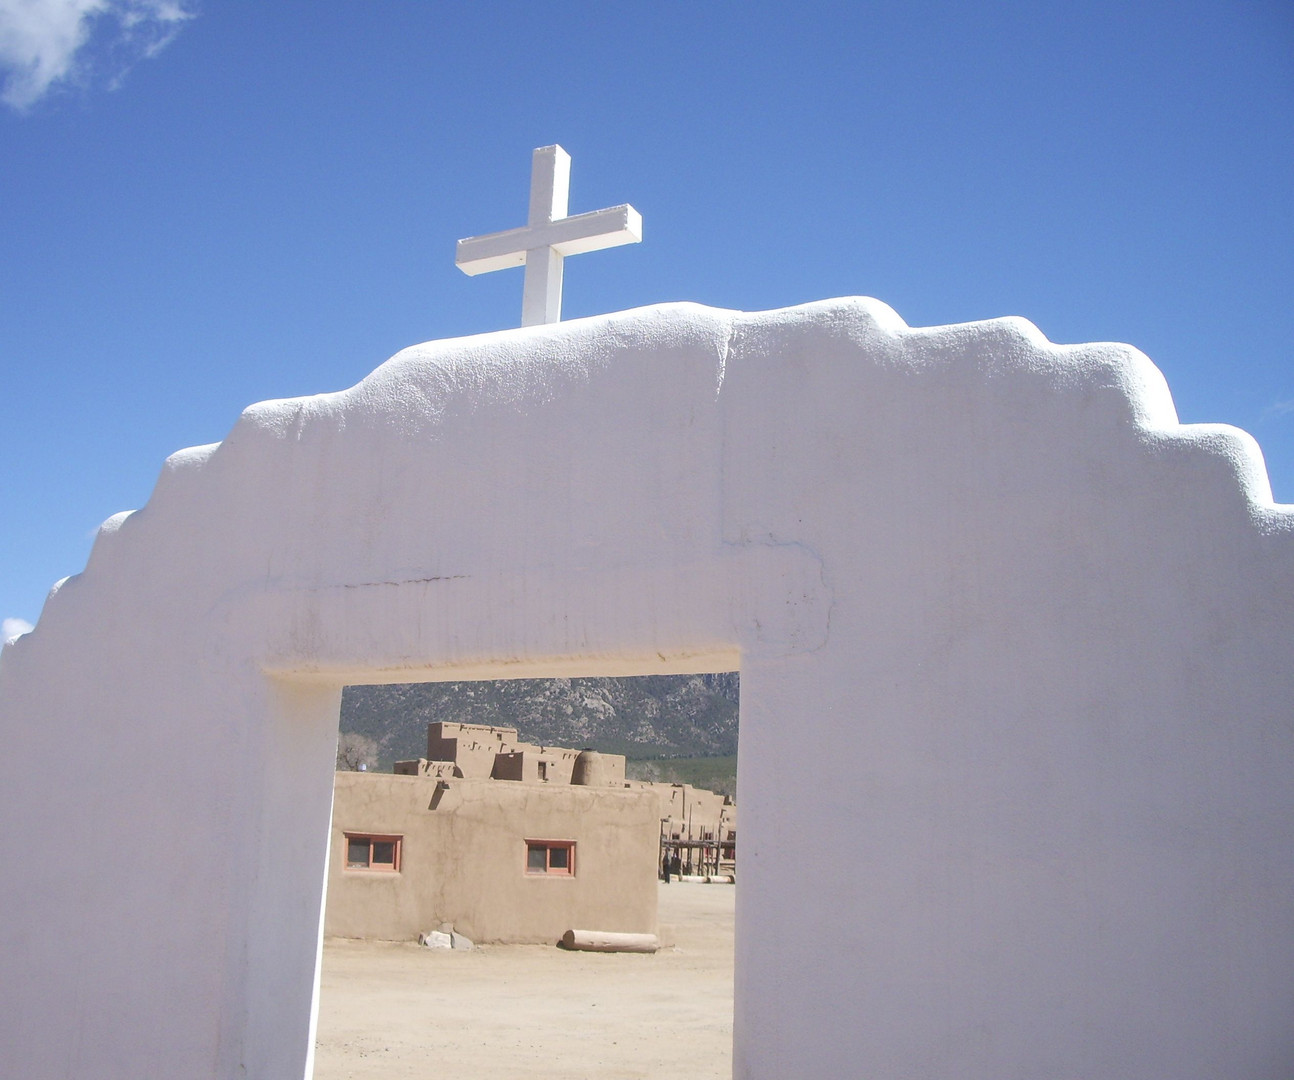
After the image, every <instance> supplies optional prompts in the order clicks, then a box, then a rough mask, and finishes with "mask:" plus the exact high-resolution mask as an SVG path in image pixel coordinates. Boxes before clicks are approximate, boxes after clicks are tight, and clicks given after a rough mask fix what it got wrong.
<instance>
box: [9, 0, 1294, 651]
mask: <svg viewBox="0 0 1294 1080" xmlns="http://www.w3.org/2000/svg"><path fill="white" fill-rule="evenodd" d="M0 79H3V90H2V91H0V94H2V95H3V101H2V103H0V237H2V238H3V240H2V241H0V375H2V380H3V381H2V382H0V507H2V508H3V515H4V516H3V529H2V530H0V618H7V619H11V620H24V621H26V622H34V621H35V620H36V618H37V616H38V615H39V612H40V607H41V604H42V602H43V600H44V596H45V593H46V591H47V590H48V588H49V586H50V585H52V584H53V583H54V582H55V581H56V580H57V579H59V578H61V577H63V576H64V575H67V574H71V573H76V572H77V571H79V570H80V569H81V568H82V567H83V566H84V563H85V559H86V556H87V554H88V552H89V546H90V542H91V539H92V537H93V534H94V530H95V528H96V527H97V525H98V524H99V522H101V521H102V520H103V519H105V518H107V517H108V516H110V515H111V514H113V513H115V512H117V511H119V510H124V509H132V508H137V507H139V506H142V505H143V504H144V503H145V502H146V501H147V499H148V496H149V493H150V491H151V488H152V485H153V482H154V480H155V479H156V477H157V473H158V470H159V469H160V467H161V464H162V461H163V459H164V458H165V457H166V455H167V454H169V453H171V452H172V451H174V450H177V449H179V448H181V447H184V446H190V445H195V444H200V443H206V442H213V441H216V440H219V439H221V438H222V437H223V436H224V435H225V433H226V432H227V431H228V430H229V428H230V426H231V425H232V424H233V422H234V420H235V419H236V418H237V416H238V413H239V412H240V411H241V410H242V408H243V407H244V406H246V405H248V404H250V403H252V402H254V401H258V400H261V399H264V398H270V397H284V396H295V395H300V394H311V393H316V392H320V391H327V390H336V389H340V388H342V387H345V386H348V385H351V384H352V383H354V382H356V381H357V380H358V379H360V378H362V377H363V376H364V375H365V374H366V373H367V372H368V371H369V370H371V369H372V368H373V367H375V366H376V365H377V364H378V363H380V362H381V361H382V360H383V359H385V358H386V357H387V356H389V355H390V354H391V353H393V352H395V351H396V350H398V349H400V348H402V347H404V346H406V345H410V344H413V343H415V342H418V341H424V340H428V339H431V338H439V337H450V336H455V335H460V334H471V333H477V332H480V331H485V330H492V329H499V328H503V327H508V326H512V325H515V324H516V323H517V320H518V318H519V312H520V303H521V273H520V271H505V272H500V273H496V274H489V275H484V276H481V277H476V278H468V277H466V276H464V275H463V274H462V273H460V272H459V271H458V270H456V269H455V267H454V265H453V251H454V242H455V240H457V239H458V238H459V237H462V236H469V235H473V234H479V233H484V232H491V231H494V230H497V229H504V228H510V227H512V226H516V225H520V224H522V223H523V221H524V216H525V212H526V201H527V186H528V182H529V167H530V151H531V150H532V148H534V147H536V146H540V145H544V144H548V143H553V142H559V143H561V144H562V145H563V146H565V148H566V149H567V150H568V151H570V153H571V154H572V156H573V158H574V165H573V171H572V181H571V212H572V213H577V212H581V211H585V210H594V209H599V208H601V207H603V206H609V205H612V204H615V203H620V202H631V203H633V204H634V206H636V207H637V208H638V209H639V210H640V211H641V212H642V214H643V217H644V221H645V226H644V233H645V240H644V243H642V244H640V245H633V246H629V247H622V248H616V249H614V250H610V251H603V252H598V253H594V254H590V255H585V256H581V257H578V258H574V259H571V260H568V263H567V272H566V298H565V308H564V315H565V317H567V318H574V317H578V316H581V315H589V314H595V313H599V312H605V311H614V310H618V309H621V308H626V307H635V306H638V305H642V304H650V303H656V302H659V301H669V300H694V301H698V302H701V303H706V304H714V305H718V306H723V307H732V308H739V309H745V310H759V309H763V308H771V307H781V306H785V305H789V304H796V303H801V302H804V301H809V300H816V299H822V298H826V297H832V296H842V295H849V294H864V295H869V296H876V297H879V298H880V299H882V300H884V301H886V302H887V303H889V304H890V305H892V306H893V307H894V308H895V309H896V310H897V311H898V312H899V314H900V315H901V316H903V317H904V318H905V319H906V320H907V321H908V322H909V323H911V324H913V325H927V324H934V323H947V322H961V321H966V320H972V319H983V318H991V317H995V316H1000V315H1023V316H1025V317H1027V318H1029V319H1031V320H1032V321H1033V322H1035V323H1036V324H1037V325H1038V326H1039V327H1040V328H1041V329H1042V331H1043V332H1044V333H1045V334H1046V335H1047V336H1048V337H1050V338H1051V339H1052V340H1054V341H1064V342H1078V341H1094V340H1118V341H1127V342H1131V343H1132V344H1134V345H1136V346H1137V347H1139V348H1140V349H1142V350H1143V351H1145V352H1146V353H1148V354H1149V355H1150V357H1151V358H1152V359H1153V360H1154V361H1155V362H1156V363H1157V364H1158V365H1159V366H1160V367H1161V368H1162V369H1163V371H1164V372H1165V374H1166V375H1167V376H1168V379H1169V383H1170V385H1171V386H1172V389H1173V393H1174V397H1175V398H1176V401H1177V405H1178V410H1179V412H1180V414H1181V416H1182V418H1183V420H1186V421H1218V422H1226V423H1231V424H1235V425H1237V426H1239V427H1243V428H1245V429H1246V430H1248V431H1250V432H1251V433H1253V434H1254V435H1255V436H1256V437H1257V438H1258V440H1259V442H1260V443H1261V444H1262V446H1263V449H1264V452H1265V454H1266V456H1267V459H1268V465H1269V469H1270V471H1271V474H1272V482H1273V487H1274V489H1275V493H1276V496H1277V498H1278V499H1281V500H1284V501H1294V363H1292V362H1291V361H1292V360H1294V355H1292V349H1294V341H1292V335H1291V324H1292V323H1291V310H1290V309H1291V299H1292V298H1294V288H1292V286H1294V138H1292V136H1294V5H1290V4H1289V3H1288V0H1171V2H1170V0H1146V2H1142V3H1131V4H1129V3H1127V0H1122V2H1119V3H1107V2H1104V0H1096V2H1087V3H1082V4H1074V3H1072V2H1066V3H1050V2H1047V0H1028V2H1018V3H1017V2H1010V0H1008V2H1001V3H993V2H987V0H981V2H978V3H949V2H929V0H902V2H898V0H895V2H889V0H885V2H877V3H865V2H854V3H826V2H817V0H801V2H800V3H799V4H796V5H786V4H776V5H775V4H771V3H766V2H762V0H748V2H745V3H727V2H712V3H705V2H702V3H695V2H693V3H681V2H671V0H660V2H656V3H652V4H608V3H605V2H603V3H591V2H590V3H560V2H554V3H545V4H521V3H517V2H515V0H503V2H496V0H477V2H475V3H470V4H465V3H463V4H446V3H432V2H413V0H363V2H359V0H349V2H343V0H309V2H306V0H276V2H274V3H264V2H263V0H262V2H252V0H57V2H55V0H0ZM9 625H10V628H11V629H12V628H13V627H20V626H21V624H20V623H18V622H11V623H10V624H9Z"/></svg>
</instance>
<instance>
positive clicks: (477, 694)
mask: <svg viewBox="0 0 1294 1080" xmlns="http://www.w3.org/2000/svg"><path fill="white" fill-rule="evenodd" d="M737 695H738V676H737V673H736V672H728V673H725V674H720V675H668V676H664V675H645V676H641V677H638V678H632V679H603V678H591V679H511V680H506V681H499V682H452V683H408V684H401V685H394V686H348V687H347V688H346V690H345V692H344V693H343V695H342V706H341V730H342V733H343V734H346V733H352V734H355V735H361V736H365V737H366V738H368V739H372V740H373V742H374V743H376V745H377V750H376V756H377V763H376V764H377V768H379V769H383V770H385V769H389V768H390V766H391V763H392V762H394V761H399V760H402V759H406V758H416V757H421V756H422V755H423V754H425V753H426V752H427V751H426V748H427V725H428V724H429V723H432V722H434V721H437V720H448V721H457V722H459V723H467V724H494V725H496V726H502V727H515V728H516V729H517V731H518V733H519V734H520V736H521V738H523V739H526V740H528V741H530V742H535V743H548V744H550V745H555V746H570V747H576V748H582V747H585V746H591V747H594V748H595V749H597V750H604V751H606V752H608V753H614V754H624V755H625V756H626V757H631V758H678V757H716V756H724V755H732V754H735V753H736V752H737Z"/></svg>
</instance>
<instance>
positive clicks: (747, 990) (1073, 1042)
mask: <svg viewBox="0 0 1294 1080" xmlns="http://www.w3.org/2000/svg"><path fill="white" fill-rule="evenodd" d="M1292 640H1294V515H1292V514H1291V511H1290V508H1288V507H1275V506H1273V505H1272V504H1271V499H1270V491H1269V488H1268V485H1267V480H1266V475H1265V471H1264V468H1263V464H1262V460H1261V456H1260V454H1259V451H1258V448H1257V446H1256V445H1255V444H1254V442H1253V441H1252V440H1251V439H1250V438H1249V437H1248V436H1247V435H1245V434H1243V433H1242V432H1239V431H1236V430H1234V429H1230V428H1222V427H1199V426H1190V427H1180V426H1178V424H1177V422H1176V416H1175V413H1174V410H1173V405H1172V401H1171V398H1170V396H1169V393H1168V390H1167V387H1166V386H1165V384H1164V381H1163V379H1162V377H1161V376H1160V374H1159V372H1158V371H1157V370H1156V369H1155V368H1154V366H1153V365H1152V364H1151V363H1150V362H1149V361H1148V360H1147V359H1146V358H1145V357H1144V356H1142V355H1141V354H1140V353H1138V352H1136V351H1135V350H1134V349H1131V348H1129V347H1127V346H1122V345H1079V346H1058V345H1053V344H1051V343H1049V342H1047V341H1046V340H1045V339H1044V338H1043V337H1042V335H1041V334H1040V333H1039V332H1038V331H1037V330H1035V329H1034V328H1033V327H1032V326H1031V325H1030V324H1028V323H1026V322H1023V321H1020V320H1015V319H1006V320H997V321H993V322H986V323H978V324H971V325H964V326H948V327H937V328H931V329H911V328H909V327H907V326H905V325H904V324H903V323H902V321H901V320H900V319H899V318H898V317H897V316H896V315H895V314H894V313H893V312H892V311H891V310H890V309H889V308H887V307H885V306H884V305H883V304H880V303H877V302H876V301H872V300H861V299H848V300H836V301H829V302H824V303H819V304H812V305H808V306H805V307H800V308H794V309H790V310H786V311H777V312H769V313H763V314H756V315H743V314H738V313H734V312H727V311H717V310H712V309H707V308H702V307H696V306H692V305H670V306H663V307H656V308H648V309H643V310H639V311H630V312H624V313H621V314H616V315H611V316H606V317H601V318H597V319H590V320H582V321H578V322H571V323H563V324H558V325H555V326H545V327H531V328H527V329H522V330H512V331H506V332H503V333H498V334H491V335H486V336H482V337H476V338H468V339H463V340H455V341H442V342H433V343H430V344H426V345H419V346H416V347H414V348H411V349H407V350H405V351H404V352H401V353H400V354H398V355H397V356H395V357H394V358H392V359H391V360H389V361H388V362H387V363H385V364H383V365H382V366H381V367H379V368H378V369H377V370H376V371H375V372H374V373H373V374H372V375H370V376H369V377H368V378H366V379H365V380H363V381H362V382H361V383H359V384H358V385H357V386H355V387H353V388H351V389H349V390H346V391H343V392H341V393H337V394H330V395H323V396H319V397H313V398H304V399H299V400H291V401H276V402H266V403H262V404H260V405H256V406H253V407H252V408H250V409H248V410H247V411H246V412H245V413H244V414H243V416H242V418H241V419H240V420H239V421H238V423H237V424H236V425H235V426H234V428H233V430H232V431H231V432H230V434H229V437H228V438H227V439H226V440H225V441H224V442H223V443H221V444H219V445H217V446H210V447H203V448H199V449H194V450H188V451H183V452H181V453H179V454H177V455H175V456H174V457H172V458H171V459H170V460H169V461H168V462H167V464H166V466H165V468H164V470H163V472H162V475H161V478H160V479H159V481H158V485H157V488H156V490H155V492H154V494H153V496H152V498H151V499H150V500H149V503H148V505H147V506H146V507H145V508H144V509H143V510H141V511H139V512H137V513H135V514H132V515H129V516H119V517H117V518H114V519H112V520H111V521H109V522H108V523H107V524H106V525H105V526H104V528H103V531H102V533H101V535H100V536H99V538H98V540H97V542H96V544H95V547H94V551H93V553H92V555H91V558H90V560H89V565H88V566H87V567H86V570H85V571H84V573H82V574H80V575H78V576H77V577H74V578H72V579H70V580H69V581H67V582H65V583H63V585H62V586H61V587H60V588H59V589H57V590H56V591H55V593H54V594H53V595H52V596H51V599H50V600H49V602H48V603H47V604H46V607H45V611H44V613H43V614H42V616H41V619H40V623H39V625H38V626H37V628H36V630H35V632H34V633H32V634H30V635H27V636H25V637H22V638H20V639H18V640H17V642H16V643H14V644H13V645H10V646H8V647H7V648H6V649H5V650H4V653H3V655H2V657H0V709H2V710H3V711H2V714H0V722H2V723H3V729H4V733H5V739H6V749H7V755H6V761H7V766H6V769H5V782H4V783H3V784H2V785H0V811H2V812H3V820H4V821H5V824H6V829H7V835H8V836H9V837H10V838H11V839H13V838H26V839H27V840H28V842H30V843H33V844H35V843H36V842H37V841H38V843H39V855H38V857H31V858H28V859H26V860H24V862H23V864H22V865H21V868H11V870H10V872H7V873H5V874H4V875H0V912H2V913H3V915H4V918H3V919H0V948H2V953H0V967H2V969H3V971H4V977H3V979H0V1074H2V1075H5V1076H15V1077H18V1076H21V1077H24V1078H40V1077H60V1078H63V1077H78V1078H87V1080H90V1078H93V1080H104V1078H111V1077H121V1078H129V1080H138V1078H139V1077H145V1076H184V1077H220V1078H226V1077H228V1078H233V1077H243V1076H246V1077H257V1078H280V1077H291V1076H302V1075H303V1074H305V1073H306V1072H307V1070H308V1069H309V1068H310V1057H309V1054H310V1050H309V1048H310V1046H311V1043H312V1038H311V1027H312V1015H313V1006H312V1003H313V999H314V993H313V987H314V985H315V978H316V966H317V956H318V945H319V926H320V907H321V903H322V898H323V886H324V880H325V856H326V852H327V850H328V838H329V808H330V799H331V794H332V783H333V771H332V766H333V751H334V744H335V740H336V733H337V715H338V706H339V700H340V694H341V688H342V686H343V685H346V684H348V683H358V682H379V681H393V682H409V681H415V680H418V679H439V678H455V679H461V678H472V677H478V676H479V677H490V678H498V677H505V676H509V675H516V676H537V675H547V674H560V675H593V674H635V673H654V672H687V671H705V670H711V671H719V670H723V671H727V670H734V669H738V668H739V669H740V671H741V692H742V701H741V705H742V717H741V764H740V769H741V774H740V785H741V791H742V848H741V868H740V876H741V883H740V885H739V886H738V888H739V894H738V912H737V935H738V941H737V986H736V1002H737V1004H736V1017H735V1027H736V1046H735V1062H736V1066H735V1068H736V1074H737V1076H739V1077H741V1078H743V1080H785V1078H786V1077H792V1076H794V1077H841V1076H860V1077H868V1078H869V1080H910V1078H913V1077H921V1078H926V1077H957V1078H959V1080H1039V1078H1043V1077H1046V1078H1058V1080H1059V1078H1071V1077H1073V1078H1077V1077H1082V1078H1084V1080H1097V1078H1110V1080H1114V1078H1118V1080H1169V1078H1171V1080H1218V1078H1220V1077H1226V1078H1228V1080H1285V1078H1287V1077H1288V1076H1289V1075H1290V1070H1291V1067H1292V1066H1294V1025H1292V1024H1291V1023H1290V1017H1291V1015H1294V859H1291V857H1290V852H1291V851H1292V850H1294V783H1291V773H1292V768H1294V722H1292V720H1291V716H1292V709H1291V702H1294V673H1292V665H1291V662H1290V661H1291V655H1290V653H1291V646H1290V642H1291V641H1292ZM805 748H808V749H807V750H806V749H805Z"/></svg>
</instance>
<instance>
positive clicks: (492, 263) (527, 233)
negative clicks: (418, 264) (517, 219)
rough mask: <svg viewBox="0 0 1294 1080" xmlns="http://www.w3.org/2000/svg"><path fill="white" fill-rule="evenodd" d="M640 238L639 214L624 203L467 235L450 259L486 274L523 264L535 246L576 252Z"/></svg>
mask: <svg viewBox="0 0 1294 1080" xmlns="http://www.w3.org/2000/svg"><path fill="white" fill-rule="evenodd" d="M642 238H643V219H642V215H641V214H640V213H638V211H637V210H635V209H634V208H633V207H632V206H629V205H627V204H626V205H624V206H613V207H610V208H609V209H606V210H594V211H591V212H590V213H587V214H576V215H574V216H573V217H565V218H559V219H558V220H556V221H551V222H544V223H542V224H539V225H524V226H522V227H521V228H519V229H508V230H506V231H504V232H497V233H488V234H486V235H485V236H469V237H468V238H467V239H466V240H460V241H459V242H458V250H457V253H456V255H455V257H454V262H455V264H456V265H457V266H458V268H459V269H460V270H462V271H463V273H465V274H471V275H476V274H487V273H489V272H490V271H491V270H504V269H506V268H507V267H509V266H523V265H525V262H526V252H527V251H532V250H534V249H535V248H545V247H551V248H553V249H554V250H555V251H557V253H558V254H559V255H580V254H583V253H584V252H586V251H600V250H601V249H602V248H609V247H618V246H619V245H621V244H637V243H639V242H640V241H641V240H642Z"/></svg>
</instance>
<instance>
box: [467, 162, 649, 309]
mask: <svg viewBox="0 0 1294 1080" xmlns="http://www.w3.org/2000/svg"><path fill="white" fill-rule="evenodd" d="M570 186H571V155H570V154H568V153H567V152H566V151H565V150H563V149H562V148H561V147H560V146H541V147H539V149H537V150H536V151H535V154H534V158H533V160H532V163H531V168H530V217H529V220H528V221H527V223H526V224H525V225H524V226H523V227H521V228H520V229H508V230H507V231H506V232H496V233H490V234H488V235H487V236H469V237H468V238H467V239H466V240H460V241H459V242H458V253H457V254H456V255H455V257H454V262H455V264H456V265H457V266H458V268H459V269H460V270H462V271H463V273H465V274H472V275H475V274H488V273H489V272H490V271H491V270H503V269H505V268H507V267H509V266H522V265H524V266H525V268H526V282H525V286H524V287H523V289H522V293H521V325H522V326H538V325H539V324H541V323H555V322H561V319H562V259H563V258H564V257H565V256H567V255H579V254H581V253H583V252H585V251H598V250H600V249H602V248H609V247H618V246H619V245H620V244H637V243H639V242H640V241H641V240H642V238H643V219H642V215H641V214H640V213H638V211H637V210H635V209H634V208H633V207H632V206H629V205H628V204H625V205H624V206H613V207H610V208H609V209H607V210H594V211H592V212H591V213H588V214H576V215H575V216H574V217H567V216H566V200H567V195H568V193H569V191H570Z"/></svg>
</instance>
